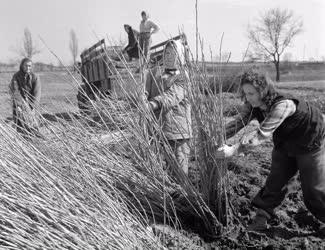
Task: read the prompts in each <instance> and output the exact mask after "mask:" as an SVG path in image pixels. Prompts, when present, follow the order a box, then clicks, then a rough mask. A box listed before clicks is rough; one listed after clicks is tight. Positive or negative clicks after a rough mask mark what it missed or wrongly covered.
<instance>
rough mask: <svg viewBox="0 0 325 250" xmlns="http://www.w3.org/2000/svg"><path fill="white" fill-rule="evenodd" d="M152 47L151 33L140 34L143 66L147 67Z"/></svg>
mask: <svg viewBox="0 0 325 250" xmlns="http://www.w3.org/2000/svg"><path fill="white" fill-rule="evenodd" d="M150 45H151V35H150V33H149V32H146V33H140V36H139V49H140V51H139V52H140V58H141V65H146V64H147V63H148V60H149V49H150Z"/></svg>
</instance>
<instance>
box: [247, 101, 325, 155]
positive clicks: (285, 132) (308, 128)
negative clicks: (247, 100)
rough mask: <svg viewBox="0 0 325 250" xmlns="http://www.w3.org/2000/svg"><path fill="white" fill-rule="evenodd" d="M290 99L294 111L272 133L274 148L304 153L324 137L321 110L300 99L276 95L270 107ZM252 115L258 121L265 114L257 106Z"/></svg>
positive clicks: (314, 147)
mask: <svg viewBox="0 0 325 250" xmlns="http://www.w3.org/2000/svg"><path fill="white" fill-rule="evenodd" d="M288 99H289V100H292V101H293V102H294V103H295V104H296V112H295V113H294V114H293V115H291V116H289V117H287V118H286V119H285V120H284V121H283V122H282V124H281V125H280V126H279V127H278V128H277V129H276V130H275V131H274V133H273V143H274V148H275V149H279V148H281V149H284V150H286V151H287V152H288V153H289V154H292V155H296V154H305V153H309V152H312V151H314V150H317V149H318V148H319V147H320V146H321V144H322V142H323V139H324V138H325V122H324V118H323V116H322V113H321V111H320V110H319V109H318V108H316V107H314V106H312V105H310V104H309V103H308V102H305V101H303V100H300V99H296V98H292V97H289V96H284V95H278V96H277V97H276V98H275V99H274V100H273V102H272V104H271V108H272V106H273V105H275V104H276V103H277V102H279V101H281V100H288ZM252 112H253V113H252V115H253V117H254V118H256V119H257V120H258V121H259V122H260V123H261V122H263V120H264V119H265V116H264V114H263V112H262V111H261V110H260V109H259V108H253V111H252Z"/></svg>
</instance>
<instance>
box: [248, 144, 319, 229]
mask: <svg viewBox="0 0 325 250" xmlns="http://www.w3.org/2000/svg"><path fill="white" fill-rule="evenodd" d="M298 170H299V172H300V180H301V188H302V192H303V197H304V202H305V205H306V207H307V208H308V209H309V211H310V212H311V213H312V214H313V215H314V216H315V217H316V218H317V219H319V220H320V221H321V222H324V223H325V139H324V140H323V143H322V146H321V147H320V148H319V149H318V150H317V151H315V152H312V153H308V154H303V155H297V156H289V155H288V154H287V152H286V151H284V150H280V149H278V150H275V149H274V150H273V152H272V165H271V172H270V174H269V176H268V177H267V179H266V182H265V185H264V187H263V188H262V189H261V190H260V192H259V193H258V194H257V195H256V196H255V198H254V199H253V202H252V204H253V205H254V206H255V207H258V208H262V209H264V210H265V211H267V212H269V213H270V214H273V210H274V209H275V208H276V207H277V206H279V205H280V204H281V202H282V201H283V199H284V198H285V195H286V193H287V191H288V190H287V184H288V182H289V180H290V179H291V178H292V177H293V176H294V175H295V174H296V173H297V171H298Z"/></svg>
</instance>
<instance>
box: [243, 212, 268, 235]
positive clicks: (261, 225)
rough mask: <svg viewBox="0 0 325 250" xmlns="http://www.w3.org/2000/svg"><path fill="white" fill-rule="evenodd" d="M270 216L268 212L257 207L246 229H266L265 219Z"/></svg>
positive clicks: (256, 230)
mask: <svg viewBox="0 0 325 250" xmlns="http://www.w3.org/2000/svg"><path fill="white" fill-rule="evenodd" d="M270 218H271V216H270V214H269V213H268V212H266V211H265V210H263V209H258V210H257V211H256V215H255V217H254V218H253V221H252V223H251V224H249V225H248V226H247V231H253V232H254V231H255V232H258V231H263V230H266V229H268V227H269V226H268V224H267V221H268V220H269V219H270Z"/></svg>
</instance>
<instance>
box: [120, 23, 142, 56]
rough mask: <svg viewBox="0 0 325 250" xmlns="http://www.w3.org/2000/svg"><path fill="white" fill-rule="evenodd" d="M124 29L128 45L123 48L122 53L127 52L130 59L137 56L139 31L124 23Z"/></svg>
mask: <svg viewBox="0 0 325 250" xmlns="http://www.w3.org/2000/svg"><path fill="white" fill-rule="evenodd" d="M124 29H125V31H126V33H127V34H128V45H127V46H126V47H125V48H124V49H123V51H122V52H123V53H127V55H128V58H129V61H132V58H139V48H138V40H139V32H138V31H136V30H134V29H132V27H131V26H130V25H128V24H124Z"/></svg>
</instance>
